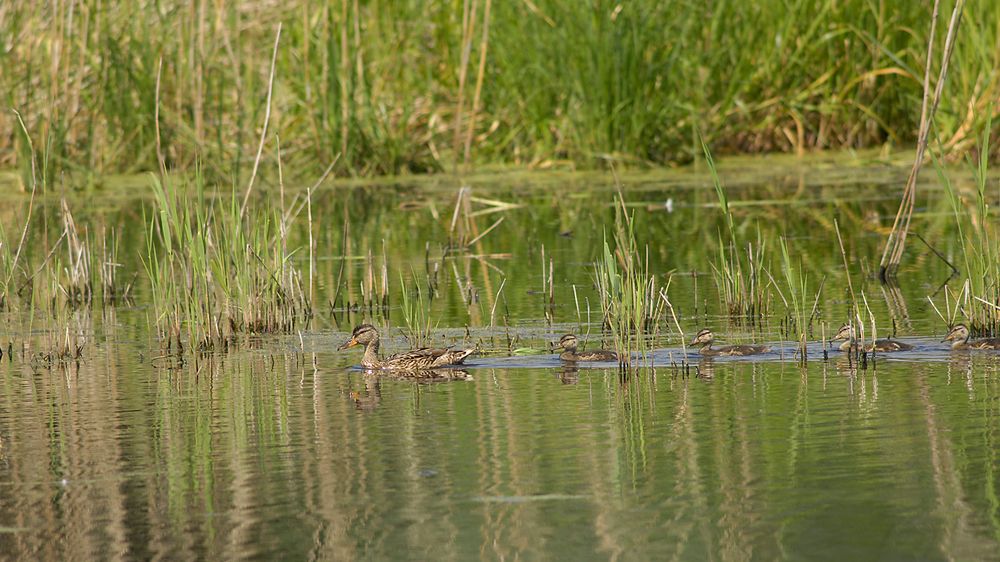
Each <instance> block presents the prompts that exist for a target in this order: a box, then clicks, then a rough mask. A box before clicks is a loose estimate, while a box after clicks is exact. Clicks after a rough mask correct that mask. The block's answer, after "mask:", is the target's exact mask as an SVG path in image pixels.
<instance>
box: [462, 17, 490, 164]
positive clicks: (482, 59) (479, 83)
mask: <svg viewBox="0 0 1000 562" xmlns="http://www.w3.org/2000/svg"><path fill="white" fill-rule="evenodd" d="M491 4H492V0H486V7H485V8H484V9H483V38H482V40H481V42H480V44H479V71H478V73H477V74H476V92H475V94H473V96H472V115H470V116H469V126H468V130H467V131H466V133H465V153H464V154H463V156H462V163H463V164H464V165H465V166H466V169H467V170H468V165H469V157H470V154H471V152H472V133H473V130H474V129H475V126H476V115H477V114H478V113H479V100H480V98H481V96H482V92H483V78H484V77H485V75H486V52H487V49H488V48H489V44H490V5H491Z"/></svg>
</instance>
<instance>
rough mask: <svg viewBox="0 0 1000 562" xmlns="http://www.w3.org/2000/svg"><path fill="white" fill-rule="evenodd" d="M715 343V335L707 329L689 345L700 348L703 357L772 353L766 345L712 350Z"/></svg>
mask: <svg viewBox="0 0 1000 562" xmlns="http://www.w3.org/2000/svg"><path fill="white" fill-rule="evenodd" d="M714 341H715V335H714V334H712V331H711V330H709V329H707V328H706V329H704V330H702V331H700V332H698V335H696V336H695V337H694V339H693V340H691V343H689V344H688V345H691V346H698V348H699V349H698V353H700V354H702V355H730V356H743V355H758V354H761V353H767V352H768V351H771V348H770V347H768V346H766V345H727V346H723V347H720V348H718V349H712V342H714Z"/></svg>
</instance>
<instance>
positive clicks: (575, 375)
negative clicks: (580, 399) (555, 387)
mask: <svg viewBox="0 0 1000 562" xmlns="http://www.w3.org/2000/svg"><path fill="white" fill-rule="evenodd" d="M559 380H560V382H562V383H563V384H576V383H578V382H580V369H579V368H578V367H574V366H572V365H566V366H565V367H563V368H562V369H561V370H560V371H559Z"/></svg>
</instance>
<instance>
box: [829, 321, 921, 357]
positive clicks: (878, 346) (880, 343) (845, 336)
mask: <svg viewBox="0 0 1000 562" xmlns="http://www.w3.org/2000/svg"><path fill="white" fill-rule="evenodd" d="M838 340H844V343H842V344H840V347H839V349H840V351H850V350H851V349H854V348H857V347H858V340H857V338H856V337H855V335H854V326H852V325H850V324H844V325H843V326H841V327H840V329H839V330H837V335H835V336H833V338H832V339H830V343H833V342H835V341H838ZM911 349H913V346H912V345H910V344H908V343H903V342H901V341H896V340H875V343H874V344H871V343H866V344H865V345H864V350H865V351H866V352H871V351H883V352H887V351H909V350H911Z"/></svg>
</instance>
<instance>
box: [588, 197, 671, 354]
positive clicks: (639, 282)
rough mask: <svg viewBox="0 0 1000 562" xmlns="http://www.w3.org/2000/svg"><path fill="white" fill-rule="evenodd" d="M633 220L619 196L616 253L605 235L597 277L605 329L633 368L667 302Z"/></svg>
mask: <svg viewBox="0 0 1000 562" xmlns="http://www.w3.org/2000/svg"><path fill="white" fill-rule="evenodd" d="M633 220H634V217H632V216H630V215H629V213H628V210H627V209H626V208H625V200H624V198H623V197H622V195H621V192H619V194H618V200H617V202H616V205H615V229H614V234H613V237H612V245H613V248H614V249H612V245H609V244H608V240H607V236H606V235H605V240H604V245H603V251H602V253H601V255H600V256H599V257H598V259H597V262H596V273H595V281H596V285H597V292H598V295H599V296H600V300H601V310H602V311H603V315H604V325H605V327H606V328H607V329H608V330H609V331H610V332H611V336H612V339H613V341H614V347H615V351H616V352H617V353H618V358H619V362H620V363H621V364H623V365H631V363H632V353H633V352H639V353H645V352H647V351H648V350H649V345H648V341H647V338H646V337H645V336H647V335H651V334H653V333H655V330H656V327H657V325H658V324H659V320H660V318H661V317H662V316H663V310H664V303H665V302H666V301H665V299H662V298H661V296H660V295H661V292H664V293H665V291H666V288H665V287H664V288H662V289H660V288H658V286H657V282H656V277H655V276H654V275H653V274H652V273H650V269H649V251H648V248H647V249H646V250H645V251H644V252H640V250H639V245H638V243H637V242H636V239H635V229H634V223H633Z"/></svg>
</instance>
